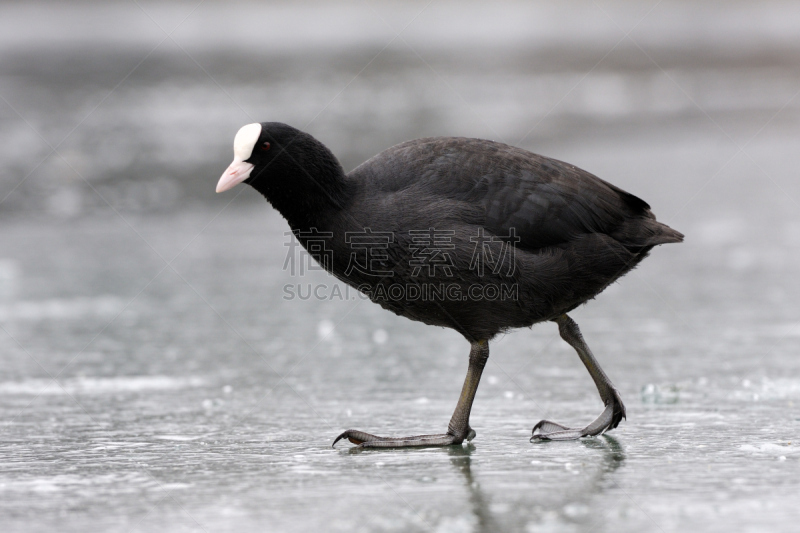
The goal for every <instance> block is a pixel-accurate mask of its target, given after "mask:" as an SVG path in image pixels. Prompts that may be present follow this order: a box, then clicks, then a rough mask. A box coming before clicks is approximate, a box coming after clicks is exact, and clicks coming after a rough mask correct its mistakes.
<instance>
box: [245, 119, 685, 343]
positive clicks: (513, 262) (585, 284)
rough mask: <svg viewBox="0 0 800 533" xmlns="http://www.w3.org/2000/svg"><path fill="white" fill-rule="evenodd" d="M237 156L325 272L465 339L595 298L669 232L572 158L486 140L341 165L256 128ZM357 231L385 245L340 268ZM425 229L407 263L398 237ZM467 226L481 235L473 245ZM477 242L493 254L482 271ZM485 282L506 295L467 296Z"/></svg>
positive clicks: (301, 140) (288, 131)
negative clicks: (363, 265) (411, 290)
mask: <svg viewBox="0 0 800 533" xmlns="http://www.w3.org/2000/svg"><path fill="white" fill-rule="evenodd" d="M265 142H269V149H263V148H262V147H263V146H265V145H264V143H265ZM248 162H250V163H253V164H254V165H255V168H254V170H253V172H252V173H251V177H250V178H248V180H246V183H249V184H250V185H252V186H253V187H254V188H255V189H257V190H258V191H259V192H261V193H262V194H263V195H264V196H265V197H266V198H267V200H268V201H269V202H270V203H271V204H272V205H273V206H274V207H275V208H276V209H277V210H278V211H279V212H280V213H281V214H282V215H283V216H284V217H285V218H286V220H287V221H288V222H289V225H290V226H291V228H292V230H293V231H294V232H295V234H296V235H297V236H298V238H299V240H300V242H301V244H303V245H304V246H305V247H306V248H307V249H309V248H310V250H309V251H310V252H311V253H312V255H314V256H315V258H317V260H318V261H319V262H320V263H321V264H323V266H325V268H326V269H327V270H328V271H329V272H331V273H332V274H333V275H334V276H336V277H337V278H339V279H341V280H342V281H344V282H346V283H348V284H350V285H352V286H354V287H356V288H360V289H361V290H363V291H364V292H366V293H367V294H368V295H370V298H371V299H372V300H373V301H375V302H376V303H378V304H380V305H381V306H382V307H384V308H386V309H389V310H391V311H393V312H394V313H396V314H398V315H401V316H405V317H407V318H410V319H412V320H418V321H421V322H424V323H426V324H431V325H436V326H444V327H450V328H453V329H455V330H457V331H459V332H460V333H462V334H463V335H464V336H465V337H466V338H467V339H468V340H469V341H470V342H476V341H479V340H489V339H491V338H492V337H494V336H495V335H497V334H498V333H500V332H502V331H505V330H507V329H510V328H517V327H527V326H531V325H533V324H535V323H537V322H542V321H545V320H553V319H555V318H557V317H559V316H561V315H563V314H565V313H567V312H569V311H570V310H572V309H574V308H575V307H577V306H578V305H580V304H581V303H584V302H585V301H587V300H589V299H591V298H593V297H595V296H596V295H597V294H598V293H600V292H601V291H602V290H603V289H605V288H606V287H607V286H608V285H609V284H610V283H612V282H613V281H615V280H616V279H618V278H619V277H620V276H622V275H624V274H625V273H626V272H628V271H630V270H631V269H632V268H634V267H635V266H636V265H637V264H638V263H639V262H640V261H641V260H642V259H644V258H645V257H646V256H647V254H648V252H649V251H650V250H651V249H652V247H653V246H656V245H658V244H664V243H671V242H680V241H682V240H683V235H681V234H680V233H679V232H677V231H675V230H673V229H671V228H669V227H668V226H666V225H664V224H661V223H660V222H657V221H656V219H655V216H654V215H653V213H652V212H651V211H650V207H649V206H648V205H647V203H645V202H644V201H643V200H641V199H639V198H637V197H636V196H634V195H632V194H629V193H627V192H625V191H623V190H621V189H619V188H617V187H615V186H614V185H611V184H609V183H607V182H605V181H603V180H601V179H599V178H597V177H595V176H593V175H592V174H589V173H588V172H585V171H583V170H581V169H579V168H577V167H575V166H573V165H570V164H567V163H564V162H561V161H557V160H554V159H550V158H547V157H543V156H540V155H536V154H533V153H531V152H528V151H526V150H522V149H520V148H515V147H513V146H508V145H505V144H501V143H497V142H493V141H487V140H479V139H467V138H451V137H444V138H429V139H418V140H415V141H409V142H405V143H402V144H399V145H397V146H394V147H392V148H389V149H387V150H385V151H383V152H381V153H380V154H378V155H376V156H375V157H373V158H371V159H370V160H368V161H366V162H365V163H363V164H361V165H360V166H359V167H357V168H356V169H355V170H353V171H352V172H350V173H349V174H345V173H344V171H343V169H342V167H341V165H340V164H339V162H338V161H337V160H336V158H335V156H334V155H333V154H332V153H331V152H330V151H329V150H328V149H327V148H326V147H325V146H324V145H322V144H321V143H320V142H319V141H317V140H316V139H314V138H313V137H311V136H310V135H308V134H306V133H303V132H300V131H299V130H296V129H294V128H292V127H290V126H287V125H285V124H280V123H263V124H262V133H261V138H260V139H259V141H258V142H257V143H256V145H255V148H254V150H253V154H252V156H251V158H250V159H248ZM365 228H369V229H370V230H371V231H372V232H373V233H378V232H386V234H389V233H391V235H392V237H393V240H392V242H389V243H387V245H386V246H385V247H384V248H381V249H380V250H379V251H378V252H379V253H376V254H375V256H374V257H376V258H378V259H374V260H373V261H372V263H371V267H372V268H371V269H370V270H371V272H370V273H364V272H359V271H358V269H355V270H353V269H352V268H351V269H350V270H348V267H349V266H351V264H352V263H351V260H352V254H353V253H361V254H362V257H361V259H362V260H363V259H364V258H365V257H366V254H367V253H368V252H365V251H363V250H354V248H353V246H352V241H351V242H349V243H348V242H347V240H348V239H347V235H348V234H350V235H351V236H352V235H355V234H363V232H364V231H365ZM431 229H432V230H433V233H432V234H431V235H432V236H435V235H436V234H439V235H444V236H445V237H443V240H442V242H443V243H444V244H445V248H444V249H440V250H439V252H438V253H436V252H434V256H435V257H436V258H437V259H436V260H439V261H443V260H444V259H447V261H446V262H444V261H443V262H442V264H440V265H439V266H438V267H434V268H433V269H432V270H431V269H430V268H429V267H426V266H423V267H422V268H418V267H419V264H420V260H419V255H420V253H421V248H420V246H419V245H418V243H419V241H417V244H415V242H414V241H413V240H412V234H411V233H410V232H411V231H426V230H431ZM315 231H316V232H330V233H332V236H331V237H327V238H325V243H326V244H325V247H326V249H327V250H330V253H326V254H322V253H320V252H319V250H318V249H315V247H314V246H309V244H310V242H311V241H314V240H317V241H318V240H319V237H314V236H313V235H315V233H314V232H315ZM481 232H482V233H481ZM417 235H420V234H419V233H418V234H417ZM481 235H482V236H483V237H485V238H486V239H492V240H491V242H489V241H487V240H483V241H481V242H477V241H476V239H477V240H478V241H480V239H481V237H480V236H481ZM432 240H433V239H432ZM423 241H424V239H423ZM430 244H432V245H433V246H432V247H433V248H436V246H435V243H433V242H431V243H430ZM509 245H513V246H514V250H513V253H512V252H511V251H510V248H509ZM477 246H484V248H481V251H482V252H483V253H484V254H485V255H484V257H485V258H492V259H494V263H493V264H490V265H487V267H486V268H484V270H483V272H482V273H481V272H479V271H478V269H477V268H476V265H475V259H476V250H477V248H476V247H477ZM423 248H424V245H423ZM430 248H431V247H429V251H430ZM443 254H444V255H443ZM423 255H424V254H423ZM427 258H428V259H430V258H431V254H430V253H429V254H428V255H427ZM362 262H363V261H362ZM444 263H446V264H444ZM414 265H416V267H415V266H414ZM445 267H448V268H445ZM374 271H377V272H380V274H378V275H372V272H374ZM388 273H391V274H388ZM480 274H482V275H480ZM394 284H400V285H401V286H403V287H408V286H409V285H417V286H420V287H425V286H430V285H437V286H439V285H440V284H445V285H446V286H447V287H448V288H450V289H449V290H450V293H449V295H448V294H445V295H444V296H443V297H441V298H439V297H436V296H435V295H434V297H428V298H422V297H419V298H413V299H410V298H408V297H406V298H400V299H396V298H393V297H391V295H390V291H389V289H390V287H391V286H392V285H394ZM488 285H494V286H497V287H506V288H509V294H508V296H510V297H509V298H496V299H491V298H485V297H484V298H477V299H476V298H472V297H470V296H469V295H470V290H471V288H473V289H472V290H473V291H474V290H475V289H474V287H476V286H478V287H486V286H488ZM453 286H455V287H456V288H458V289H459V290H456V289H453V288H451V287H453ZM514 287H515V288H516V295H515V296H514V295H513V290H514V289H513V288H514ZM429 296H430V295H429ZM453 296H458V298H456V297H453Z"/></svg>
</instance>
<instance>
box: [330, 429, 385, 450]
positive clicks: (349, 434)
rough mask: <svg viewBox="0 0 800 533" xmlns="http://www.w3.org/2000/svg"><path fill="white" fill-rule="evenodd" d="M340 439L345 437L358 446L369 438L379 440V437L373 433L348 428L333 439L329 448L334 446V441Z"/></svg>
mask: <svg viewBox="0 0 800 533" xmlns="http://www.w3.org/2000/svg"><path fill="white" fill-rule="evenodd" d="M342 439H347V440H349V441H350V442H352V443H353V444H355V445H358V446H360V445H361V444H363V443H365V442H367V441H370V440H380V439H381V437H376V436H375V435H370V434H369V433H364V432H363V431H358V430H357V429H348V430H347V431H345V432H343V433H342V434H341V435H339V436H338V437H336V439H334V441H333V444H331V448H335V447H336V443H337V442H339V441H340V440H342Z"/></svg>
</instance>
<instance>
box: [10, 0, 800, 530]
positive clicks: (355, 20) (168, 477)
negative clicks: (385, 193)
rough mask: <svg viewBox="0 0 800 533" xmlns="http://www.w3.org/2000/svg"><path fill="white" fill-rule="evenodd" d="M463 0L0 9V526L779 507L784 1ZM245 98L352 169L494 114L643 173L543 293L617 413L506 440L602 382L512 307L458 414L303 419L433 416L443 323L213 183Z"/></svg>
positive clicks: (795, 470)
mask: <svg viewBox="0 0 800 533" xmlns="http://www.w3.org/2000/svg"><path fill="white" fill-rule="evenodd" d="M470 5H471V6H472V7H473V8H474V12H472V11H471V10H469V9H461V10H459V9H457V8H456V7H455V5H454V4H451V3H447V2H443V3H438V2H435V3H433V4H431V5H426V3H424V2H423V3H410V4H395V3H379V4H378V5H373V7H369V6H367V5H366V4H365V5H361V4H358V3H346V4H343V5H340V6H337V7H335V8H334V7H330V6H329V5H328V4H316V3H301V4H299V5H296V6H292V5H291V4H278V5H268V6H255V5H253V6H249V7H248V9H249V10H251V12H252V15H251V16H249V17H248V18H247V19H246V20H244V21H241V20H239V19H237V18H236V17H231V14H230V12H229V11H227V10H226V9H225V8H223V6H224V4H221V3H216V2H209V3H207V4H201V5H199V6H197V5H196V4H189V3H187V4H184V3H171V4H166V5H165V4H158V5H156V4H142V6H143V7H141V8H140V7H137V5H136V4H132V5H127V4H124V5H123V4H120V5H118V6H117V5H114V6H112V7H108V6H107V5H106V4H103V5H102V6H101V5H97V6H95V5H94V4H92V3H87V4H81V5H80V6H79V7H74V6H70V5H68V4H56V5H55V7H48V8H45V7H42V6H40V5H37V4H29V3H25V4H21V5H16V4H0V30H2V32H0V34H1V36H0V56H1V57H0V59H2V60H1V61H0V95H1V96H2V100H0V141H1V142H0V157H2V158H3V165H2V169H0V227H1V228H2V231H0V519H1V520H2V523H3V530H4V531H26V532H29V531H54V530H57V531H75V532H78V531H86V530H88V529H92V530H103V531H153V530H159V531H209V532H210V531H251V530H265V531H299V532H305V531H309V532H310V531H348V532H354V531H398V532H408V531H434V532H494V531H512V532H516V531H520V532H539V531H559V532H561V531H575V532H587V533H588V532H602V531H609V532H611V531H613V532H615V533H616V532H641V531H661V532H667V531H712V532H713V531H726V532H727V531H732V530H733V531H753V532H756V531H776V532H780V531H787V532H788V531H793V530H794V529H795V528H796V524H797V523H798V521H800V509H798V507H797V503H796V500H797V494H798V493H800V362H798V357H797V354H798V353H799V352H800V313H798V306H797V301H798V296H800V278H799V277H798V276H797V271H798V268H797V265H798V264H800V180H799V179H798V172H797V169H798V168H800V151H798V149H797V147H798V146H800V98H798V97H797V96H798V91H800V70H798V58H800V37H799V36H800V16H799V15H798V14H797V11H796V9H794V10H792V9H790V6H791V4H789V3H780V2H766V3H764V2H759V3H747V2H741V3H736V4H732V7H730V5H729V3H724V4H723V3H719V4H715V3H707V4H705V3H704V7H703V8H702V9H700V8H698V7H697V6H694V4H692V3H688V2H686V3H684V2H681V1H675V0H670V1H665V2H661V3H657V4H656V3H654V5H653V6H647V7H644V6H642V7H639V8H635V9H634V8H632V7H630V6H628V7H626V4H625V3H608V2H598V3H593V2H585V3H581V2H578V3H558V4H556V3H553V4H542V5H540V6H538V7H531V6H529V5H528V3H507V4H504V5H503V9H497V10H495V11H492V10H490V9H488V8H487V7H486V6H485V5H484V4H474V5H472V4H470ZM195 7H196V9H194V8H195ZM651 8H652V11H648V10H649V9H651ZM193 9H194V10H193ZM249 12H250V11H249ZM456 12H457V13H459V14H458V15H457V16H455V17H454V18H453V19H451V18H449V16H450V14H452V13H456ZM32 17H35V19H36V20H37V23H38V25H39V26H38V27H39V28H42V29H43V30H48V29H49V30H50V31H43V32H42V33H43V35H42V36H41V37H38V36H33V35H32V34H31V32H29V31H27V30H24V28H25V22H26V21H28V20H31V18H32ZM256 20H265V21H267V20H268V21H269V23H268V26H269V29H270V30H271V31H269V32H265V33H263V34H259V36H258V37H253V39H252V40H249V39H247V38H246V37H245V35H247V34H248V33H247V32H252V31H253V29H254V22H253V21H256ZM239 23H241V25H239ZM265 24H266V23H265ZM554 28H555V29H554ZM557 28H561V29H562V30H564V31H557ZM567 28H574V30H575V36H574V38H570V36H569V33H568V32H566V29H567ZM173 30H174V31H173ZM234 30H239V31H240V33H237V32H236V31H234ZM171 31H173V33H172V37H171V38H170V37H167V33H168V32H171ZM401 31H402V33H400V35H399V36H398V32H401ZM165 32H167V33H165ZM628 32H630V33H628ZM626 34H628V37H626ZM173 38H174V40H173ZM134 67H135V69H134ZM253 120H259V121H260V120H281V121H285V122H288V123H291V124H294V125H296V126H298V127H304V128H305V129H307V130H308V131H310V132H311V133H313V134H314V135H315V136H317V137H318V138H320V139H321V140H322V141H323V142H325V143H326V144H327V145H328V146H330V147H331V148H332V150H333V151H334V152H335V153H337V154H338V155H340V156H341V159H342V162H343V164H344V166H345V167H346V168H348V169H350V168H353V167H354V166H355V165H356V164H358V163H359V162H361V161H363V160H364V159H366V158H367V157H369V156H370V155H372V154H374V153H376V152H378V151H379V150H381V149H383V148H386V147H388V146H390V145H392V144H394V143H397V142H400V141H403V140H406V139H409V138H414V137H421V136H428V135H465V136H478V137H489V138H494V139H496V140H504V141H506V142H509V143H511V144H515V145H518V146H522V147H525V148H527V149H530V150H533V151H535V152H538V153H542V154H545V155H549V156H552V157H557V158H559V159H563V160H566V161H569V162H571V163H574V164H576V165H578V166H580V167H582V168H585V169H587V170H589V171H591V172H593V173H595V174H597V175H599V176H600V177H602V178H604V179H606V180H608V181H611V182H613V183H615V184H616V185H619V186H620V187H622V188H624V189H626V190H629V191H630V192H632V193H634V194H637V195H639V196H641V197H642V198H644V199H645V200H646V201H648V202H649V203H650V204H651V205H652V207H653V211H654V212H655V213H656V214H657V216H658V217H659V220H662V221H664V222H666V223H668V224H669V225H670V226H672V227H674V228H676V229H678V230H680V231H682V232H683V233H684V234H685V235H686V242H685V243H684V244H681V245H667V246H663V247H660V248H658V249H656V250H654V251H653V253H652V255H651V257H650V258H648V259H647V260H645V261H644V262H643V263H642V265H641V266H640V267H639V268H637V269H636V270H635V271H633V272H632V273H630V274H629V275H628V276H626V277H625V278H623V279H622V280H621V281H620V282H619V283H617V284H615V285H613V286H612V287H610V288H609V289H608V290H607V291H605V292H604V293H603V294H602V295H601V296H600V297H598V298H597V299H596V300H595V301H593V302H590V304H589V305H588V306H585V307H582V308H580V309H579V310H576V311H575V312H574V313H573V314H572V316H573V318H574V319H575V320H576V321H577V322H578V324H580V326H581V328H582V330H583V333H584V336H585V337H586V339H587V342H588V343H589V345H590V346H591V347H592V349H593V351H594V352H595V354H596V355H597V357H598V359H599V360H600V362H601V363H602V364H603V367H604V369H605V370H606V372H607V373H608V374H609V376H610V377H611V378H612V380H613V381H614V383H615V384H616V385H617V387H618V388H619V390H620V392H621V394H622V397H623V399H624V400H625V403H626V407H627V410H628V420H627V421H624V422H623V423H622V424H621V425H620V427H619V428H618V429H616V430H614V431H613V432H611V433H609V435H608V436H606V437H600V438H590V439H584V440H582V441H578V442H560V443H558V442H556V443H537V444H531V443H529V442H528V438H529V436H530V431H531V428H532V426H533V425H534V424H535V423H536V422H537V421H539V420H540V419H542V418H547V419H552V420H556V421H560V422H568V423H576V424H577V423H579V422H588V421H590V420H591V419H592V418H593V417H594V416H595V415H597V414H598V413H599V411H600V409H601V404H600V401H599V399H598V398H597V393H596V392H595V389H594V387H593V384H592V381H591V379H590V377H589V376H588V374H587V373H586V371H585V370H584V368H583V367H582V365H581V363H580V361H579V360H578V358H577V356H576V355H575V353H574V351H572V349H571V348H569V347H568V346H567V345H566V344H565V343H564V342H563V341H561V339H560V338H559V336H558V333H557V329H556V326H555V325H553V324H541V325H538V326H536V327H534V328H533V329H532V330H519V331H516V332H513V333H510V334H508V335H506V336H504V337H502V338H498V339H496V340H495V341H494V342H493V343H492V345H491V356H490V358H489V362H488V365H487V367H486V370H485V372H484V377H483V380H482V383H481V387H480V389H479V390H478V393H477V398H476V401H475V405H474V408H473V411H472V417H471V425H472V427H473V428H474V429H475V430H476V431H477V433H478V436H477V438H476V439H475V440H474V441H473V442H472V443H471V444H469V445H464V446H463V447H453V448H444V449H407V450H385V451H357V450H353V449H351V447H350V445H349V444H346V443H340V444H339V447H338V448H337V449H331V447H330V444H331V442H332V441H333V438H334V437H335V436H336V435H338V434H339V433H340V432H341V431H342V430H344V429H346V428H350V427H352V428H358V429H362V430H365V431H370V432H374V433H377V434H381V435H388V434H397V435H403V434H416V433H436V432H441V431H443V430H444V429H445V427H446V424H447V422H448V420H449V418H450V415H451V413H452V410H453V407H454V406H455V402H456V400H457V398H458V394H459V391H460V389H461V384H462V381H463V377H464V372H465V371H466V365H467V354H468V350H469V345H468V344H467V342H466V341H464V339H463V338H461V337H460V336H459V335H458V334H457V333H454V332H452V331H448V330H442V329H437V328H431V327H427V326H424V325H421V324H417V323H412V322H410V321H408V320H405V319H401V318H398V317H396V316H394V315H393V314H391V313H389V312H386V311H383V310H381V309H380V308H378V307H377V306H375V305H374V304H372V303H370V302H369V301H363V300H361V299H359V298H356V297H354V296H353V295H352V293H351V294H350V296H351V298H349V299H346V298H338V297H330V295H331V294H332V293H333V286H334V285H335V284H336V283H335V281H334V280H333V278H331V277H329V276H327V275H326V274H325V273H323V272H319V271H308V272H305V273H304V274H303V275H302V276H301V275H299V273H297V272H295V273H294V274H293V273H292V272H290V271H288V270H286V269H285V268H284V266H285V263H286V259H287V253H289V252H290V250H291V248H290V247H288V246H287V244H288V241H287V238H286V237H285V235H284V233H285V232H286V231H287V230H288V227H287V226H286V224H285V222H284V221H283V219H281V218H280V216H279V215H278V214H277V213H276V212H275V211H273V210H272V209H271V208H270V207H269V206H268V205H266V204H265V203H264V202H263V200H261V199H260V197H258V195H257V193H255V192H254V191H252V190H250V189H245V188H241V190H238V189H237V190H234V191H231V193H228V194H226V195H219V196H214V195H213V190H214V186H215V185H216V181H217V178H218V177H219V174H220V173H221V172H222V170H223V169H224V168H225V166H226V165H227V164H228V163H229V160H230V145H231V141H232V138H233V134H234V133H235V131H236V130H237V129H238V127H239V126H241V125H242V124H244V123H246V122H250V121H253ZM53 149H56V153H53ZM237 192H239V194H236V193H237ZM322 284H324V285H326V289H325V290H324V291H322V294H323V295H326V296H328V297H327V298H324V299H317V298H309V299H300V298H295V299H292V300H286V299H284V296H285V294H286V288H287V286H290V287H292V290H296V289H297V287H298V285H300V286H301V288H302V290H303V292H305V291H306V290H307V287H308V286H309V285H311V286H312V287H317V286H320V285H322ZM342 293H345V291H344V290H342Z"/></svg>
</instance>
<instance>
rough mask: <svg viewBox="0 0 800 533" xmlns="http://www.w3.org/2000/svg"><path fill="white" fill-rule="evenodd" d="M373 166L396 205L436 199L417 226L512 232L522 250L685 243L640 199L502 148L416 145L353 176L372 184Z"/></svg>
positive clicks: (464, 142) (564, 166)
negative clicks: (437, 223) (602, 240)
mask: <svg viewBox="0 0 800 533" xmlns="http://www.w3.org/2000/svg"><path fill="white" fill-rule="evenodd" d="M373 163H377V165H373ZM371 167H372V168H376V167H380V168H383V169H384V170H386V168H387V167H388V168H389V169H390V170H391V171H390V172H385V171H384V172H381V173H380V176H376V177H375V179H379V180H380V183H377V182H376V183H374V184H375V186H379V187H380V188H381V189H382V190H384V191H385V192H387V193H388V192H393V193H397V194H396V195H394V200H395V202H396V203H397V204H398V205H407V204H408V203H409V202H413V201H414V199H415V198H438V199H439V201H437V202H434V203H433V205H432V206H431V205H428V206H417V207H418V209H425V210H426V211H428V213H425V214H422V215H421V219H422V220H425V219H427V220H437V219H441V217H443V216H444V217H446V216H448V214H449V215H451V216H453V217H454V218H457V219H458V221H461V222H467V223H470V224H476V225H481V226H483V227H485V228H486V229H487V230H488V231H490V232H492V233H493V234H495V235H498V236H507V235H510V232H511V231H512V230H513V232H514V233H515V236H516V237H517V238H519V242H518V245H517V246H519V247H522V248H525V249H531V250H535V249H540V248H544V247H548V246H557V245H559V244H563V243H569V242H571V241H572V240H573V239H574V238H576V237H577V236H579V235H581V234H586V233H602V234H606V235H609V236H611V237H613V238H615V239H616V240H618V241H619V242H620V243H621V244H623V245H625V246H626V247H629V248H631V250H632V251H635V250H636V249H644V248H647V247H651V246H654V245H656V244H662V243H666V242H679V241H680V240H682V237H683V236H682V235H681V234H680V233H678V232H676V231H674V230H672V229H671V228H669V227H667V226H665V225H663V224H661V223H659V222H656V220H655V216H654V215H653V214H652V212H651V211H650V206H649V205H648V204H647V203H646V202H645V201H643V200H641V199H640V198H638V197H636V196H634V195H632V194H630V193H628V192H625V191H623V190H622V189H620V188H618V187H615V186H614V185H612V184H610V183H608V182H605V181H603V180H601V179H600V178H598V177H596V176H594V175H592V174H590V173H588V172H586V171H584V170H581V169H579V168H577V167H575V166H574V165H570V164H568V163H564V162H562V161H558V160H555V159H550V158H548V157H544V156H540V155H537V154H534V153H531V152H528V151H526V150H522V149H520V148H515V147H513V146H508V145H505V144H502V143H496V142H492V141H486V140H480V139H465V138H452V137H450V138H434V139H420V140H417V141H410V142H407V143H403V144H400V145H397V146H395V147H393V148H390V149H389V150H386V151H385V152H382V153H381V154H378V155H377V156H375V158H373V159H371V160H370V161H367V162H366V163H365V164H364V165H362V167H359V168H358V169H356V171H354V173H356V172H359V171H360V172H363V173H364V174H365V175H366V176H367V179H369V174H370V172H369V169H370V168H371ZM428 204H430V202H428Z"/></svg>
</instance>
